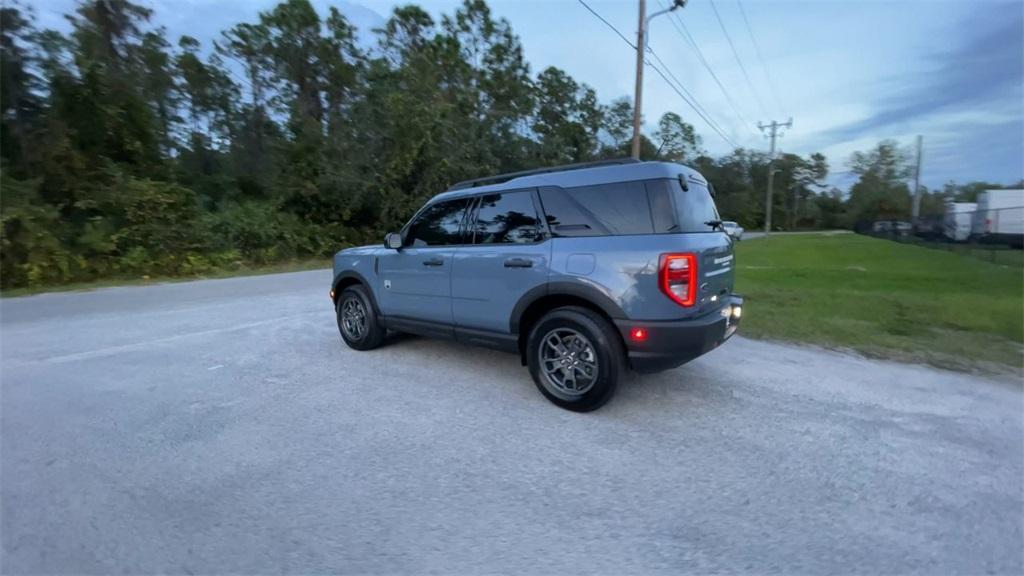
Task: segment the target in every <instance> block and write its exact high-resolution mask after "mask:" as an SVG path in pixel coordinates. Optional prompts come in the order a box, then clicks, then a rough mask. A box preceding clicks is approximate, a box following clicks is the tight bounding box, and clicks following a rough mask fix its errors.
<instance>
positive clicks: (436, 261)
mask: <svg viewBox="0 0 1024 576" xmlns="http://www.w3.org/2000/svg"><path fill="white" fill-rule="evenodd" d="M423 265H424V266H444V258H430V259H429V260H424V261H423Z"/></svg>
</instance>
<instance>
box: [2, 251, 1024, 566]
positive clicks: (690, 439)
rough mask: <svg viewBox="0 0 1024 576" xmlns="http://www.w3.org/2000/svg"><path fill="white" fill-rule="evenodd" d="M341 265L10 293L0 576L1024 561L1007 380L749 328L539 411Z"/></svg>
mask: <svg viewBox="0 0 1024 576" xmlns="http://www.w3.org/2000/svg"><path fill="white" fill-rule="evenodd" d="M329 276H330V274H329V272H327V271H323V270H321V271H313V272H303V273H296V274H285V275H274V276H261V277H251V278H236V279H227V280H209V281H201V282H192V283H183V284H166V285H158V286H150V287H134V288H131V287H126V288H113V289H104V290H99V291H95V292H89V293H65V294H47V295H40V296H33V297H27V298H16V299H5V300H2V301H0V318H2V319H0V322H2V324H0V327H2V330H0V337H2V342H0V344H2V356H0V359H2V371H0V376H2V413H0V417H2V421H0V433H2V434H0V466H2V467H0V496H2V504H0V505H2V518H0V520H2V523H0V532H2V559H0V562H2V563H0V568H2V570H3V572H5V573H114V572H116V573H139V574H142V573H189V574H196V573H204V574H210V573H228V572H232V573H281V572H290V573H324V572H344V573H427V572H433V573H443V574H467V573H484V572H486V573H494V572H504V573H514V574H522V573H588V574H590V573H604V574H628V573H638V574H651V573H665V574H679V573H686V572H709V571H716V572H742V573H765V572H783V573H817V574H844V573H863V574H868V573H921V574H936V573H944V574H945V573H971V574H981V573H1020V572H1022V570H1024V566H1022V564H1024V563H1022V546H1024V541H1022V517H1024V504H1022V498H1024V497H1022V493H1024V486H1022V482H1024V480H1022V478H1024V466H1022V460H1024V432H1022V414H1024V404H1022V393H1021V387H1020V386H1019V384H1017V383H1014V382H1010V381H997V380H987V379H982V378H978V377H972V376H967V375H962V374H955V373H950V372H943V371H937V370H932V369H929V368H924V367H919V366H905V365H899V364H895V363H889V362H879V361H869V360H865V359H862V358H858V357H854V356H849V355H844V354H840V353H836V352H829V351H824V350H818V349H815V348H805V347H796V346H785V345H777V344H769V343H763V342H755V341H750V340H745V339H743V338H739V337H737V338H734V339H733V340H732V341H730V342H729V343H727V344H726V345H725V346H723V347H722V348H720V349H718V350H716V351H714V352H712V353H710V354H708V355H706V356H705V357H703V358H701V359H699V360H697V361H695V362H693V363H691V364H689V365H687V366H684V367H682V368H680V369H677V370H673V371H670V372H666V373H663V374H659V375H653V376H647V377H630V378H629V379H628V380H627V382H625V383H624V385H623V386H622V388H621V389H620V391H619V394H618V396H617V397H616V398H615V399H614V400H613V401H612V403H611V404H609V405H608V406H606V407H605V408H603V409H602V410H600V411H598V412H595V413H591V414H574V413H571V412H566V411H563V410H560V409H558V408H556V407H555V406H553V405H551V404H549V403H548V402H547V401H546V400H544V398H543V397H542V396H541V395H540V394H539V393H538V392H537V391H536V389H535V388H534V386H533V383H532V382H531V380H530V378H529V376H528V374H527V371H526V370H525V369H524V368H522V367H520V366H519V362H518V359H517V358H516V357H515V356H512V355H506V354H503V353H500V352H492V351H487V350H480V349H472V348H466V347H462V346H459V345H457V344H453V343H447V342H439V341H431V340H425V339H418V338H411V337H407V338H400V339H398V340H396V341H394V342H392V343H390V344H389V345H387V346H386V347H384V348H382V349H379V350H376V351H373V352H364V353H359V352H354V351H350V350H348V349H347V348H345V347H344V346H343V345H342V343H341V342H340V339H339V337H338V334H337V329H336V327H335V323H334V318H333V314H332V311H331V307H330V304H329V301H328V299H327V289H328V284H329Z"/></svg>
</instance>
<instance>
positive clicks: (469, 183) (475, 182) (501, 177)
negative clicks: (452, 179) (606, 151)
mask: <svg viewBox="0 0 1024 576" xmlns="http://www.w3.org/2000/svg"><path fill="white" fill-rule="evenodd" d="M638 162H640V161H639V160H637V159H636V158H614V159H611V160H595V161H593V162H579V163H577V164H563V165H561V166H549V167H547V168H537V169H534V170H522V171H519V172H508V173H506V174H496V175H494V176H486V177H484V178H474V179H472V180H463V181H462V182H456V183H455V184H453V185H452V186H451V187H450V188H448V190H464V189H466V188H474V187H476V186H483V185H484V184H500V183H501V182H508V181H509V180H512V179H515V178H521V177H523V176H533V175H535V174H550V173H551V172H565V171H568V170H581V169H583V168H597V167H599V166H617V165H621V164H636V163H638Z"/></svg>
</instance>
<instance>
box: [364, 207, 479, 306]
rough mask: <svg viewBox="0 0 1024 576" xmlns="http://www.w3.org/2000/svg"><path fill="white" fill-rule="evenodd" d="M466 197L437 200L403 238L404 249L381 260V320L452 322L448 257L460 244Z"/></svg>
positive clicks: (420, 215)
mask: <svg viewBox="0 0 1024 576" xmlns="http://www.w3.org/2000/svg"><path fill="white" fill-rule="evenodd" d="M468 204H469V201H468V199H466V198H459V199H456V200H449V201H446V202H437V203H435V204H432V205H430V206H428V207H427V208H426V209H424V210H423V211H422V212H420V213H419V214H418V215H417V216H416V217H415V218H414V219H413V220H412V222H410V223H409V226H407V227H406V229H405V231H404V233H403V235H402V244H403V246H402V249H401V250H396V251H393V252H389V253H387V254H384V255H382V256H381V257H380V260H379V263H380V275H381V289H380V290H379V295H380V299H379V300H380V307H381V311H382V312H383V313H384V315H385V316H394V317H396V318H405V319H411V320H420V321H426V322H430V323H434V324H444V325H449V326H450V325H451V324H452V299H451V275H452V256H453V254H454V253H455V250H456V247H457V246H458V245H459V244H461V243H462V242H463V239H464V238H465V235H464V234H463V229H462V227H463V225H464V221H465V217H466V207H467V205H468Z"/></svg>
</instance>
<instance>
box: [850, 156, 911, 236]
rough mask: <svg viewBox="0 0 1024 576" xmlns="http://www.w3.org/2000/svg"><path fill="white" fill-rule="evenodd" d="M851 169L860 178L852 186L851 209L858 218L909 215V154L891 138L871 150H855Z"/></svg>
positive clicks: (904, 217) (852, 214)
mask: <svg viewBox="0 0 1024 576" xmlns="http://www.w3.org/2000/svg"><path fill="white" fill-rule="evenodd" d="M849 167H850V170H851V171H852V172H853V173H855V174H858V175H859V176H860V178H859V179H858V180H857V182H856V183H855V184H854V185H853V187H852V188H851V189H850V199H849V212H850V215H851V217H852V218H853V219H854V220H855V221H867V220H877V219H907V218H909V217H910V201H911V198H910V188H909V187H908V186H907V184H906V182H905V180H906V179H907V178H909V177H910V175H911V173H912V172H911V171H912V166H911V163H910V153H909V152H908V151H907V150H905V149H903V148H900V146H899V145H898V144H897V143H896V142H894V141H892V140H883V141H882V142H880V143H879V144H878V145H877V146H876V147H875V148H874V149H872V150H870V151H868V152H854V153H853V155H852V156H851V157H850V161H849Z"/></svg>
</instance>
